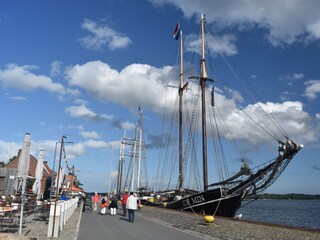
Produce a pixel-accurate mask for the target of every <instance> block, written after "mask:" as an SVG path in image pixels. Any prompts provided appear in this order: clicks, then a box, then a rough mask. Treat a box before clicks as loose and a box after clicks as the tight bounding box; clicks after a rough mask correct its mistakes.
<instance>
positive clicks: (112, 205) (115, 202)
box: [108, 196, 118, 216]
mask: <svg viewBox="0 0 320 240" xmlns="http://www.w3.org/2000/svg"><path fill="white" fill-rule="evenodd" d="M108 208H109V209H110V214H111V216H115V215H117V209H118V200H117V196H113V197H112V198H111V202H110V204H109V207H108Z"/></svg>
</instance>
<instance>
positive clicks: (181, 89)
mask: <svg viewBox="0 0 320 240" xmlns="http://www.w3.org/2000/svg"><path fill="white" fill-rule="evenodd" d="M182 38H183V36H182V31H180V85H179V191H182V188H183V175H182V166H183V159H182V148H183V145H182V137H183V135H182V107H183V106H182V97H183V90H184V86H183V44H182V43H183V41H182Z"/></svg>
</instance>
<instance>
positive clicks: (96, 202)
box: [93, 192, 99, 211]
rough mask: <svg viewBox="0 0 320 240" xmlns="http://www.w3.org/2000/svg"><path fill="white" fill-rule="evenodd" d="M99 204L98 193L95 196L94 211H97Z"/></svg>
mask: <svg viewBox="0 0 320 240" xmlns="http://www.w3.org/2000/svg"><path fill="white" fill-rule="evenodd" d="M98 202H99V195H98V193H97V192H95V194H94V196H93V211H97V204H98Z"/></svg>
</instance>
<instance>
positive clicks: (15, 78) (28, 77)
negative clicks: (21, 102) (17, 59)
mask: <svg viewBox="0 0 320 240" xmlns="http://www.w3.org/2000/svg"><path fill="white" fill-rule="evenodd" d="M37 68H38V67H37V66H30V65H25V66H17V65H15V64H10V65H8V66H7V68H6V69H4V70H0V81H1V82H2V83H3V85H4V86H5V87H14V88H18V89H21V90H27V91H32V90H35V89H38V88H40V89H44V90H47V91H49V92H53V93H58V94H65V93H66V91H65V89H64V87H63V85H61V84H59V83H54V82H53V81H52V80H51V79H50V78H49V77H47V76H44V75H35V74H33V73H32V72H31V70H35V69H37Z"/></svg>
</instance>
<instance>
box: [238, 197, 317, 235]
mask: <svg viewBox="0 0 320 240" xmlns="http://www.w3.org/2000/svg"><path fill="white" fill-rule="evenodd" d="M248 202H249V201H244V202H243V204H242V205H243V207H241V208H240V209H239V210H238V212H237V215H239V214H242V217H241V219H245V220H253V221H258V222H267V223H275V224H282V225H287V226H293V227H303V228H310V229H318V230H320V200H257V201H253V202H251V203H250V204H248V205H246V204H247V203H248Z"/></svg>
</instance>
